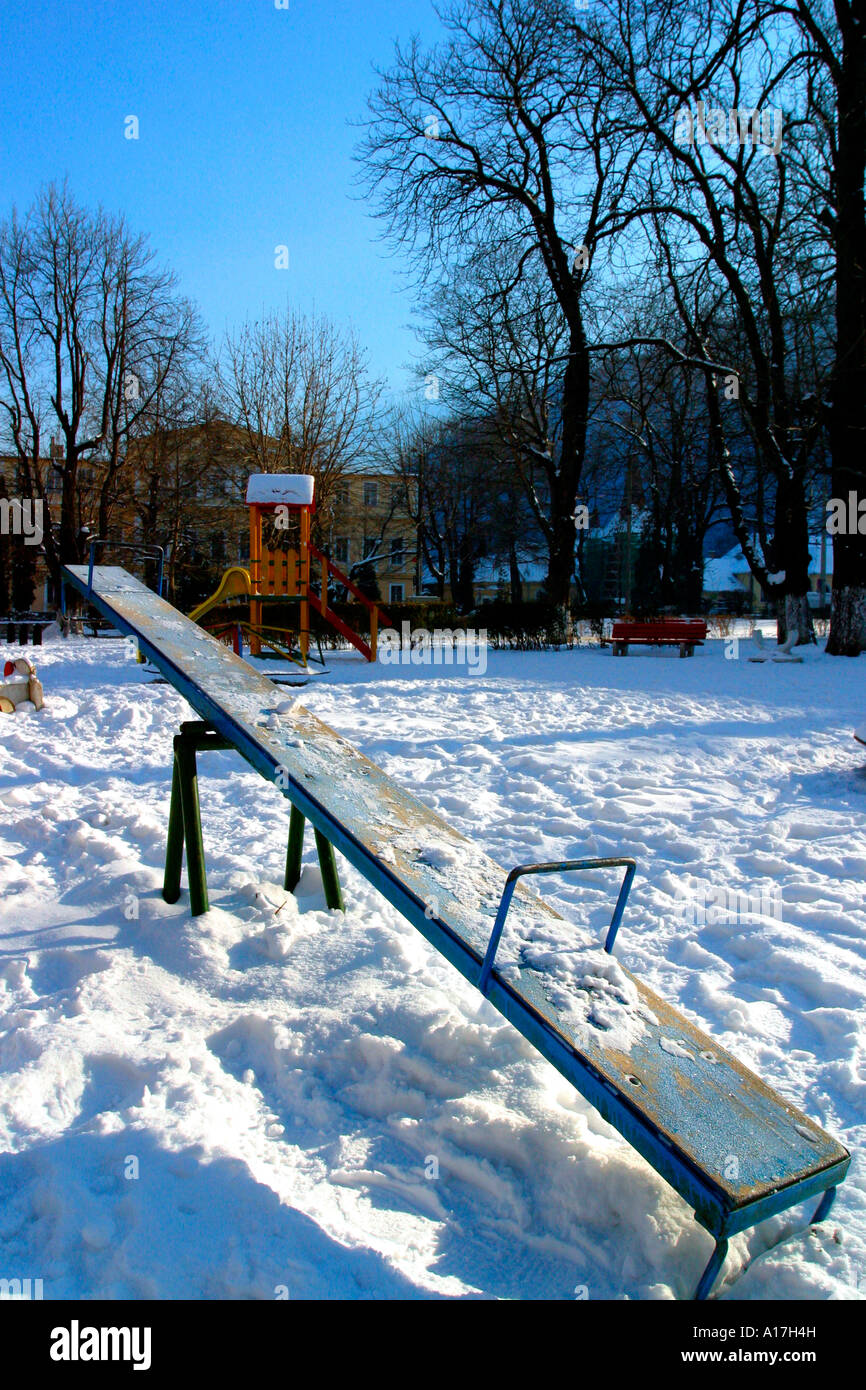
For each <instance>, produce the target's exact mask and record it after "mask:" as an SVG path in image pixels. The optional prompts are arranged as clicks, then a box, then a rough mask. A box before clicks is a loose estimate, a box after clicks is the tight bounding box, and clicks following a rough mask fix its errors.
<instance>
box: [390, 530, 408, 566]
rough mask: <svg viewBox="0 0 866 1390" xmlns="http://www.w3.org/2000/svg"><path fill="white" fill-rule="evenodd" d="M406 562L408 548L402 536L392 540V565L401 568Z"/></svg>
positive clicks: (394, 537)
mask: <svg viewBox="0 0 866 1390" xmlns="http://www.w3.org/2000/svg"><path fill="white" fill-rule="evenodd" d="M405 562H406V548H405V546H404V545H403V537H402V536H393V537H392V538H391V564H392V565H396V566H401V565H403V564H405Z"/></svg>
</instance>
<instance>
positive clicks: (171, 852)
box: [162, 754, 183, 903]
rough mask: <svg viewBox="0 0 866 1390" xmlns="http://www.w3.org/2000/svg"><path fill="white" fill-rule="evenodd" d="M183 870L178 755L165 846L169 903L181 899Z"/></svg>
mask: <svg viewBox="0 0 866 1390" xmlns="http://www.w3.org/2000/svg"><path fill="white" fill-rule="evenodd" d="M182 868H183V807H182V806H181V803H180V772H179V771H178V766H177V755H176V754H175V755H174V756H173V758H172V772H171V806H170V808H169V812H168V840H167V842H166V846H165V877H164V879H163V883H162V896H163V897H164V898H165V901H166V902H167V903H176V902H177V900H178V898H179V897H180V871H181V869H182Z"/></svg>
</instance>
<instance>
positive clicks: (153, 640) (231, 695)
mask: <svg viewBox="0 0 866 1390" xmlns="http://www.w3.org/2000/svg"><path fill="white" fill-rule="evenodd" d="M64 573H65V576H66V578H67V579H68V580H69V581H71V582H72V583H73V584H74V585H75V587H76V588H77V589H78V590H80V591H81V592H82V593H83V594H85V596H86V597H87V598H88V600H89V601H90V602H91V603H93V604H94V605H95V607H96V608H98V609H99V611H100V612H102V613H103V614H104V615H105V616H106V617H107V618H109V619H110V620H111V621H112V622H113V623H114V624H115V625H116V626H117V627H118V628H119V629H120V630H121V631H123V632H125V633H128V634H130V635H132V636H135V637H136V638H137V639H138V641H139V644H140V647H141V649H142V651H143V652H144V653H145V655H146V656H147V657H148V658H149V659H150V660H151V661H152V662H153V663H154V665H155V666H157V667H158V668H159V670H161V671H162V673H163V674H164V675H165V677H166V679H167V680H168V681H170V682H171V684H172V685H174V686H175V687H176V689H177V690H178V691H179V692H180V693H181V694H182V695H183V696H184V697H185V698H186V699H187V700H188V702H189V704H190V705H191V706H192V707H193V709H194V710H195V711H196V712H197V714H198V715H199V716H200V718H201V719H203V720H205V721H206V722H207V723H208V724H209V725H211V726H212V727H213V728H214V729H216V730H218V732H219V733H220V734H221V735H222V736H223V737H224V738H226V739H227V740H228V741H229V742H230V743H231V744H232V745H233V746H234V747H235V748H237V750H238V752H239V753H241V754H242V756H243V757H244V758H245V759H246V760H247V762H248V763H250V765H251V766H252V767H254V768H255V769H256V771H257V772H259V773H260V774H261V775H262V776H263V777H265V778H266V779H267V780H268V781H270V782H273V783H275V784H276V785H277V786H278V787H279V788H280V789H281V790H282V791H283V792H284V794H285V795H286V796H287V798H288V799H289V800H290V801H291V802H292V803H293V804H294V805H296V806H297V807H298V809H299V810H300V811H302V812H303V814H304V815H305V816H306V817H307V819H309V820H310V821H311V822H312V823H313V825H314V826H315V827H316V828H317V829H318V830H320V831H321V832H322V833H323V834H324V835H325V836H326V837H327V838H328V839H329V840H330V841H331V842H332V844H333V845H335V847H336V848H337V849H339V850H340V851H341V853H342V854H344V855H345V857H346V858H347V859H348V860H349V861H350V862H351V863H352V864H353V865H354V866H355V868H357V869H358V870H359V872H360V873H361V874H362V875H363V876H364V877H365V878H366V879H367V880H368V881H369V882H370V883H372V884H373V885H374V887H376V888H377V889H378V890H379V891H380V892H381V893H382V894H383V895H384V897H385V898H386V899H387V900H388V901H389V902H390V903H392V904H393V905H394V906H395V907H396V908H397V909H398V910H399V911H400V912H401V913H402V914H403V915H404V916H405V917H406V918H407V919H408V920H409V921H410V922H412V923H413V925H414V926H416V927H417V928H418V930H419V931H420V932H421V933H422V934H423V935H424V936H425V937H426V938H427V940H428V941H430V942H431V943H432V944H433V945H434V946H435V947H436V948H437V949H438V950H439V951H441V952H442V954H443V955H445V957H446V958H447V959H448V960H449V961H450V962H451V963H452V964H453V965H454V966H455V967H456V968H457V969H458V970H459V971H460V972H461V974H463V975H464V976H465V977H466V978H467V979H468V980H469V981H470V982H471V983H473V984H476V985H477V984H478V979H479V974H480V970H481V964H482V961H483V958H484V954H485V951H486V948H487V944H488V941H489V939H490V935H491V930H492V928H493V922H494V918H495V915H496V911H497V907H498V905H499V901H500V898H501V895H502V890H503V886H504V882H505V877H506V874H505V870H503V869H502V868H501V867H500V866H499V865H497V864H496V863H494V861H493V860H491V859H489V858H488V857H487V856H486V855H484V854H482V853H481V851H480V850H479V849H478V848H477V847H476V846H475V845H473V844H472V843H471V841H469V840H467V839H466V838H465V837H464V836H462V835H460V834H459V833H458V832H457V831H456V830H454V829H453V827H451V826H450V825H449V824H448V823H447V821H445V820H443V819H442V817H441V816H438V815H437V814H436V813H435V812H433V811H431V810H430V809H429V808H428V807H426V806H425V805H424V804H423V803H422V802H420V801H419V800H418V799H417V798H416V797H414V796H412V795H411V793H409V792H408V791H406V790H405V789H404V788H403V787H401V786H400V785H399V784H398V783H396V782H394V781H393V780H392V779H391V778H390V777H388V776H387V775H386V774H385V773H384V772H383V771H382V769H381V768H379V767H377V766H376V765H375V764H374V763H372V762H370V761H369V759H367V758H365V757H364V756H363V755H362V754H361V753H360V752H359V751H358V750H357V749H355V748H353V747H352V745H351V744H350V743H348V742H347V740H346V739H344V738H342V737H341V736H340V735H339V734H338V733H335V731H334V730H333V729H330V728H329V727H328V726H327V725H325V724H323V723H322V722H321V721H320V720H319V719H317V718H316V717H315V716H314V715H313V714H311V713H310V711H309V710H307V709H305V708H304V707H303V706H302V705H300V703H296V704H295V705H294V706H293V707H292V708H291V710H290V711H289V712H280V711H279V710H278V709H277V705H278V704H280V703H281V700H280V692H279V691H278V690H277V689H275V687H274V685H273V684H272V683H271V681H270V680H269V679H268V678H267V677H266V676H265V675H263V674H261V673H260V672H258V671H256V670H255V669H254V668H253V667H251V666H250V665H248V664H247V662H245V661H243V660H242V659H241V658H240V657H238V656H236V655H235V654H234V652H232V651H231V650H230V649H229V648H228V647H226V646H224V645H223V644H222V643H220V642H218V641H217V640H216V639H215V638H213V637H211V636H210V634H209V633H207V632H205V631H204V630H203V629H202V628H200V627H198V626H197V625H196V624H195V623H193V622H191V621H190V619H188V618H186V617H184V616H183V615H182V614H181V613H179V612H178V611H177V610H176V609H175V608H173V607H172V606H171V605H170V604H169V603H167V602H165V601H164V600H163V599H161V598H159V597H157V595H156V594H154V593H153V592H152V591H151V590H149V589H147V588H146V587H145V586H144V585H143V584H141V583H139V581H138V580H136V579H134V578H133V577H132V576H131V575H129V574H127V573H126V571H124V570H122V569H118V568H112V567H102V566H97V567H95V568H94V569H93V572H92V587H89V585H88V573H89V572H88V568H87V567H86V566H70V567H68V568H67V569H66V570H65V572H64ZM560 924H561V933H559V926H560ZM552 929H555V930H556V931H557V933H558V934H559V940H560V941H561V946H562V956H561V959H562V960H567V958H568V953H569V952H570V951H577V954H576V956H575V961H576V965H577V969H578V976H577V978H575V980H574V988H575V989H576V990H580V989H581V988H582V987H583V986H582V985H581V979H580V971H581V968H582V967H583V968H584V969H585V965H584V964H583V962H582V960H581V956H580V951H581V950H586V949H588V948H591V947H592V946H594V945H597V944H598V943H593V942H591V941H590V940H589V938H588V937H587V936H586V935H585V934H582V933H579V932H578V931H577V930H576V929H575V928H574V927H573V926H572V925H571V924H570V923H566V922H565V921H564V920H563V919H562V918H561V917H560V915H559V914H558V913H557V912H556V911H555V910H554V908H553V907H551V906H550V905H549V904H548V903H547V902H545V901H544V899H542V898H541V897H539V896H537V895H536V894H534V893H532V892H530V891H529V890H528V889H527V888H526V887H525V885H524V883H523V882H522V881H521V882H518V885H517V890H516V893H515V897H514V902H513V907H512V910H511V915H510V916H509V918H508V928H507V930H506V933H505V937H504V938H503V944H502V948H501V951H500V956H499V957H498V958H497V964H496V966H495V967H494V969H493V973H492V975H491V977H490V980H489V982H488V985H487V988H486V990H485V993H486V995H487V997H488V998H489V999H490V1001H491V1003H493V1004H494V1005H495V1007H496V1008H497V1009H499V1011H500V1012H501V1013H502V1014H503V1015H504V1016H505V1017H506V1018H508V1019H509V1020H510V1021H511V1022H512V1023H513V1024H514V1025H515V1026H516V1027H517V1028H518V1029H519V1030H520V1032H521V1033H523V1035H524V1036H525V1037H527V1038H528V1039H529V1041H530V1042H532V1043H533V1044H534V1045H535V1046H536V1047H537V1049H538V1050H539V1052H541V1053H542V1054H543V1055H544V1056H545V1057H546V1058H548V1060H549V1061H551V1062H552V1063H553V1065H554V1066H556V1067H557V1069H558V1070H559V1071H560V1072H561V1073H562V1074H563V1075H564V1076H565V1077H567V1078H568V1080H569V1081H571V1082H572V1084H574V1085H575V1087H576V1088H577V1089H578V1090H579V1091H580V1092H581V1094H582V1095H584V1096H585V1097H586V1098H587V1100H589V1101H590V1102H591V1103H592V1104H593V1105H594V1106H595V1107H596V1108H597V1109H598V1110H599V1111H600V1112H601V1114H602V1115H603V1116H604V1118H605V1119H606V1120H608V1121H609V1122H610V1123H611V1124H612V1125H613V1126H614V1127H615V1128H616V1129H618V1130H619V1131H620V1133H621V1134H623V1135H624V1137H625V1138H626V1139H627V1140H628V1141H629V1142H630V1143H631V1144H632V1145H633V1146H634V1147H635V1148H636V1149H637V1150H638V1151H639V1152H640V1153H642V1154H643V1155H644V1157H646V1158H647V1159H648V1160H649V1161H650V1163H651V1164H652V1165H653V1167H654V1168H655V1169H656V1170H657V1171H658V1172H659V1173H660V1174H661V1176H662V1177H664V1178H665V1179H666V1181H668V1182H669V1183H670V1184H671V1185H672V1186H673V1187H674V1188H675V1189H676V1190H677V1191H678V1192H679V1193H681V1195H682V1196H683V1197H685V1198H686V1200H687V1201H688V1202H689V1203H690V1205H691V1206H692V1207H694V1209H695V1214H696V1216H697V1219H698V1220H699V1221H700V1222H701V1224H702V1225H704V1226H705V1227H706V1228H707V1229H708V1230H709V1231H711V1232H713V1234H715V1235H716V1236H717V1237H719V1238H720V1241H721V1238H722V1237H724V1236H727V1235H730V1234H732V1233H733V1232H735V1231H738V1230H742V1229H744V1228H745V1227H747V1226H750V1225H753V1224H754V1223H755V1222H756V1221H759V1220H762V1219H764V1218H765V1217H766V1216H769V1215H771V1214H773V1213H774V1212H777V1211H781V1210H785V1209H786V1208H788V1207H790V1206H792V1205H794V1204H795V1203H797V1202H800V1201H804V1200H806V1199H807V1198H809V1197H811V1196H814V1195H816V1194H818V1193H821V1192H824V1191H825V1190H827V1189H831V1188H834V1187H835V1186H836V1185H837V1184H838V1183H839V1182H840V1181H841V1180H842V1178H843V1177H844V1175H845V1172H846V1171H847V1168H848V1164H849V1157H848V1153H847V1151H846V1150H845V1149H844V1148H843V1147H842V1145H840V1144H839V1143H837V1141H836V1140H835V1139H833V1138H832V1137H831V1136H830V1135H828V1134H827V1133H825V1131H824V1130H823V1129H821V1128H820V1127H819V1126H818V1125H817V1124H815V1123H814V1121H812V1120H811V1119H809V1117H808V1116H806V1115H804V1114H803V1113H802V1112H800V1111H799V1110H797V1109H796V1108H795V1107H794V1106H792V1105H790V1104H789V1103H788V1102H787V1101H785V1100H784V1099H783V1098H782V1097H780V1096H779V1095H777V1094H776V1093H775V1092H774V1091H772V1090H771V1089H770V1088H769V1087H768V1086H766V1085H765V1084H764V1082H762V1081H761V1080H760V1078H759V1077H757V1076H756V1075H755V1074H754V1073H753V1072H751V1071H750V1070H749V1069H748V1068H747V1067H745V1066H743V1065H742V1063H740V1062H739V1061H737V1059H736V1058H735V1057H733V1056H732V1055H731V1054H730V1053H728V1052H726V1051H725V1050H724V1049H722V1048H721V1047H719V1046H718V1045H717V1044H716V1043H714V1042H713V1041H712V1040H711V1039H710V1038H709V1037H708V1036H707V1035H706V1034H705V1033H703V1032H702V1031H701V1030H700V1029H699V1028H698V1027H696V1025H695V1024H694V1023H692V1022H691V1020H689V1019H687V1018H685V1017H684V1016H683V1015H682V1014H680V1013H679V1012H678V1011H677V1010H675V1009H673V1008H671V1007H670V1006H669V1005H668V1004H666V1003H665V1002H664V1001H663V1000H662V999H660V998H659V997H658V996H657V995H656V994H654V993H653V992H652V991H651V990H649V989H648V988H647V987H646V986H645V985H644V984H643V983H642V982H641V981H640V980H638V979H636V978H635V977H634V976H631V975H629V974H628V972H625V974H626V976H627V978H628V979H629V980H630V981H631V982H632V984H633V986H634V988H635V989H636V991H637V994H638V996H639V1000H640V1004H641V1011H642V1013H643V1015H644V1018H643V1020H642V1028H641V1029H639V1030H638V1031H639V1036H637V1037H636V1038H634V1039H633V1040H632V1041H631V1042H630V1043H629V1044H628V1046H627V1047H625V1049H621V1048H620V1049H618V1048H617V1047H616V1046H614V1045H612V1043H611V1038H610V1037H609V1036H606V1031H605V1029H604V1028H603V1027H601V1026H581V1027H579V1028H576V1027H574V1026H572V1024H570V1023H569V1021H568V1019H566V1018H565V1017H563V1014H562V1012H561V1011H560V1009H558V1008H557V1007H556V1005H555V1004H554V1002H553V1000H552V999H551V988H550V980H549V978H547V977H546V974H545V971H544V970H542V969H537V968H531V967H529V966H528V965H527V964H526V963H525V959H524V958H523V956H522V949H523V947H525V944H526V943H527V942H528V941H530V942H531V939H532V938H533V936H537V935H538V934H539V933H543V935H544V936H545V938H547V939H549V937H550V933H551V930H552ZM515 942H516V943H517V947H520V948H521V949H520V950H517V949H516V947H515ZM509 943H511V953H510V954H509ZM521 943H522V945H521ZM515 952H516V953H515ZM569 1017H572V1015H569ZM703 1282H704V1281H702V1283H703ZM704 1292H706V1289H705V1290H704Z"/></svg>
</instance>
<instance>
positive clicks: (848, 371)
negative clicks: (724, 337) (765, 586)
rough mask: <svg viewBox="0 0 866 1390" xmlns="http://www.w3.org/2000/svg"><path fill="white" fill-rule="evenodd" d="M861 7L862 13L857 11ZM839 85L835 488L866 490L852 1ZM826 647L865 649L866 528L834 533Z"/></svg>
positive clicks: (859, 18)
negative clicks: (864, 530)
mask: <svg viewBox="0 0 866 1390" xmlns="http://www.w3.org/2000/svg"><path fill="white" fill-rule="evenodd" d="M858 10H859V11H860V13H859V14H858ZM840 31H841V34H842V55H841V71H840V77H839V81H838V87H837V105H838V121H837V131H838V136H837V139H838V148H837V154H836V161H835V170H834V172H835V176H836V199H835V210H836V367H835V371H834V377H833V403H832V409H831V411H830V448H831V452H832V456H833V475H832V476H833V496H834V497H836V498H841V499H844V500H845V501H847V500H848V497H849V494H850V493H852V492H853V493H854V494H855V496H856V497H857V499H858V500H859V501H862V500H863V498H864V497H866V254H864V243H866V208H864V201H863V178H864V170H866V26H864V23H863V15H862V6H853V5H852V6H849V7H848V15H847V22H846V23H841V22H840ZM827 651H828V652H830V654H831V655H833V656H857V654H858V653H859V652H862V651H866V534H863V535H861V534H860V533H859V531H856V532H855V533H854V534H852V532H851V529H850V526H849V529H848V532H847V534H844V535H842V534H840V535H837V536H835V537H834V540H833V601H832V609H831V619H830V637H829V640H828V642H827Z"/></svg>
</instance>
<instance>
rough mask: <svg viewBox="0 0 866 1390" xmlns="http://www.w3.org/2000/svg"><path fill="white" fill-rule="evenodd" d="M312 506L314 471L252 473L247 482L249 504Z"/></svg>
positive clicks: (262, 505)
mask: <svg viewBox="0 0 866 1390" xmlns="http://www.w3.org/2000/svg"><path fill="white" fill-rule="evenodd" d="M253 504H255V505H256V506H259V507H278V506H284V507H311V506H312V505H313V475H312V473H252V474H250V480H249V482H248V483H247V506H252V505H253Z"/></svg>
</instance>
